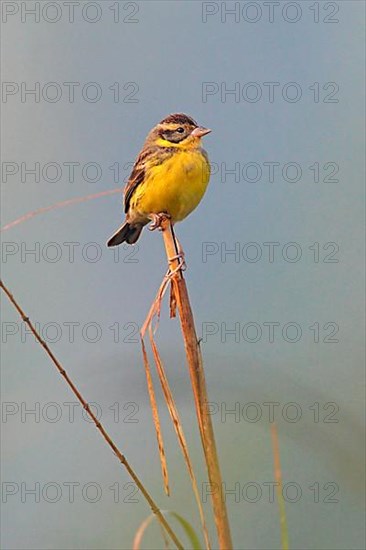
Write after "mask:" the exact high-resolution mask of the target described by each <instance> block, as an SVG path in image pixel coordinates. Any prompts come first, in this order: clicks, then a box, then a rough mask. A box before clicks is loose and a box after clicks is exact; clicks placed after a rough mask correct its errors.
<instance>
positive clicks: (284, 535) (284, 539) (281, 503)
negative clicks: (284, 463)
mask: <svg viewBox="0 0 366 550" xmlns="http://www.w3.org/2000/svg"><path fill="white" fill-rule="evenodd" d="M271 436H272V448H273V467H274V474H275V480H276V482H277V488H276V490H277V501H278V508H279V512H280V529H281V547H282V550H288V548H289V541H288V529H287V520H286V507H285V500H284V498H283V494H282V472H281V463H280V449H279V444H278V432H277V426H276V424H275V423H273V424H271Z"/></svg>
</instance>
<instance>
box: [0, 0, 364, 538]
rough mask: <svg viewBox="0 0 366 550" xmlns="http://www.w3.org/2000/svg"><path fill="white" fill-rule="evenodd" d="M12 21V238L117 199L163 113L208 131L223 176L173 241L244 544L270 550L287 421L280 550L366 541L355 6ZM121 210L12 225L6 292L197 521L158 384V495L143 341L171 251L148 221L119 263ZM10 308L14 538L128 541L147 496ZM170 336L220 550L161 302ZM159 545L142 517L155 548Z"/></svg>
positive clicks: (131, 451)
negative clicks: (161, 443)
mask: <svg viewBox="0 0 366 550" xmlns="http://www.w3.org/2000/svg"><path fill="white" fill-rule="evenodd" d="M1 8H2V39H1V42H2V66H3V68H2V80H3V84H2V104H1V107H2V125H1V130H2V135H3V141H2V198H3V203H2V204H3V206H2V225H3V226H4V225H7V224H9V223H10V222H12V221H14V220H17V219H18V218H20V217H22V216H23V215H25V214H27V213H28V212H31V211H34V210H37V209H40V208H46V207H48V206H50V205H53V204H57V203H59V202H61V201H67V200H69V199H73V198H77V197H84V196H87V195H92V194H96V193H100V192H103V191H108V190H113V189H117V188H121V187H123V185H124V182H125V180H126V178H127V177H128V175H129V173H130V170H131V163H133V161H134V159H135V157H136V155H137V153H138V152H139V150H140V148H141V146H142V143H143V141H144V139H145V136H146V134H147V132H148V131H149V130H150V129H151V127H153V126H154V125H155V124H156V123H157V122H158V121H159V120H161V119H162V118H164V117H165V116H166V115H168V114H169V113H172V112H177V111H178V112H185V113H188V114H189V115H191V116H193V117H194V118H195V119H196V120H197V121H198V122H199V123H200V124H202V125H204V126H207V127H210V128H212V130H213V132H212V134H210V135H209V136H207V137H206V138H205V139H204V142H205V148H206V149H207V151H208V153H209V156H210V159H211V161H212V165H213V174H212V178H211V183H210V186H209V188H208V191H207V194H206V196H205V198H204V200H203V202H202V204H201V205H200V206H199V208H198V209H197V210H196V211H195V212H194V213H193V214H192V215H191V216H190V217H189V218H188V219H187V220H186V221H185V222H184V223H182V224H180V225H179V226H177V234H178V235H179V238H180V240H181V242H182V244H183V247H184V249H185V252H186V258H187V264H188V270H187V272H186V278H187V284H188V287H189V291H190V296H191V301H192V306H193V309H194V313H195V318H196V324H197V332H198V334H199V335H200V337H202V339H203V340H202V350H203V356H204V363H205V369H206V377H207V384H208V389H209V395H210V400H211V402H212V403H211V410H212V414H213V421H214V427H215V434H216V438H217V445H218V449H219V454H220V459H221V466H222V474H223V479H224V482H225V489H226V490H227V505H228V509H229V516H230V520H231V526H232V535H233V540H234V547H235V548H238V549H239V548H240V549H244V548H251V549H277V548H280V526H279V514H278V507H277V502H276V500H274V502H273V499H272V498H271V494H270V493H271V492H270V487H271V482H273V481H274V474H273V453H272V447H271V436H270V425H271V421H272V420H273V419H274V420H275V421H276V423H277V427H278V433H279V445H280V453H281V465H282V475H283V482H284V484H287V485H286V491H285V501H286V512H287V521H288V529H289V539H290V547H291V548H293V549H304V548H307V549H329V548H333V549H345V548H347V549H359V548H363V547H364V543H365V539H364V530H363V524H364V522H363V517H364V510H363V490H364V474H363V459H364V455H363V452H364V435H363V434H364V432H363V417H364V387H363V385H364V370H363V369H364V366H363V335H364V313H363V301H364V300H363V297H364V296H363V279H364V267H363V265H364V264H363V241H362V237H361V235H362V233H361V227H362V225H363V207H362V202H363V201H362V198H363V185H362V184H363V179H364V172H363V168H364V132H363V124H364V123H363V120H364V109H363V102H362V98H363V92H364V69H363V67H364V53H363V48H362V45H363V41H364V31H363V21H364V4H363V2H356V1H355V2H353V1H347V2H344V1H337V2H305V1H304V2H179V1H176V2H155V1H149V2H147V1H139V2H118V1H113V2H112V1H109V0H105V1H97V2H84V1H80V2H77V3H67V2H61V1H60V2H47V3H46V2H30V1H29V2H2V5H1ZM32 90H33V91H32ZM122 217H123V211H122V202H121V195H120V194H119V193H116V194H112V195H106V196H103V197H100V198H98V199H93V200H90V201H85V202H82V203H79V204H73V205H70V206H67V207H64V208H60V209H56V210H53V211H49V212H45V213H42V214H41V215H39V216H37V217H33V218H31V219H28V220H27V221H24V222H23V223H21V224H18V225H15V226H13V227H10V228H9V229H7V230H6V231H4V232H3V233H2V261H3V268H2V271H3V279H4V282H5V283H6V284H7V285H8V286H9V288H10V290H11V291H12V292H13V293H14V295H15V296H16V298H17V299H18V300H19V302H20V304H21V305H22V307H23V308H24V310H25V312H26V313H27V315H29V316H30V318H31V319H32V320H33V321H34V322H36V323H37V326H38V329H39V330H40V332H41V334H42V336H43V338H44V339H45V340H46V341H47V342H48V343H49V344H50V346H51V347H52V350H53V351H54V352H55V354H56V355H57V357H58V358H59V359H60V361H61V362H62V364H63V366H64V367H65V369H66V370H67V372H68V373H69V375H70V376H71V377H72V379H73V380H74V381H75V382H76V383H77V385H78V386H79V388H80V390H81V391H82V393H83V394H84V395H85V397H86V398H87V399H88V400H89V401H91V402H93V403H94V404H95V405H94V406H95V410H96V411H97V413H98V415H99V416H100V417H101V420H102V421H103V422H104V424H105V426H106V428H107V430H108V431H109V432H110V433H111V435H112V436H113V437H114V438H115V441H116V443H117V444H118V445H119V447H120V448H121V449H122V451H123V452H124V453H125V454H126V456H127V458H128V460H129V461H130V463H131V465H132V466H133V467H134V468H135V470H136V471H137V473H138V474H139V475H140V477H141V479H142V480H143V482H144V483H145V484H146V486H147V488H148V489H149V490H150V491H151V493H152V495H153V496H154V497H155V499H156V500H157V502H158V503H159V505H160V506H161V507H162V508H163V509H169V510H175V511H177V512H179V513H181V514H182V515H183V516H184V517H186V518H187V519H188V520H189V521H191V522H192V524H193V525H194V526H195V528H197V529H199V521H198V514H197V509H196V505H195V503H194V500H193V496H192V491H191V488H190V483H189V480H188V475H187V473H186V469H185V466H184V463H183V461H182V458H181V455H180V451H179V449H178V446H177V443H176V439H175V434H174V431H173V429H172V426H171V424H170V420H169V418H168V413H167V410H166V407H165V405H164V402H163V399H162V396H161V393H160V391H159V390H158V392H157V393H158V400H159V408H160V412H161V419H162V426H163V430H164V436H165V443H166V448H167V457H168V466H169V470H170V475H171V480H172V496H171V497H170V498H169V499H168V498H167V497H165V496H164V492H163V486H162V481H161V475H160V465H159V459H158V453H157V444H156V437H155V431H154V426H153V422H152V417H151V410H150V405H149V397H148V394H147V390H146V381H145V375H144V369H143V364H142V357H141V349H140V344H139V340H138V330H139V327H140V326H141V324H142V323H143V321H144V319H145V316H146V314H147V312H148V310H149V307H150V304H151V302H152V300H153V297H154V296H155V292H156V290H157V288H158V286H159V284H160V281H161V278H162V276H163V274H164V272H165V270H166V260H165V252H164V248H163V244H162V239H161V235H160V234H159V233H158V232H154V233H150V232H148V231H147V230H145V231H144V232H143V235H142V238H141V239H140V241H139V242H138V246H136V247H135V248H128V247H127V246H125V247H120V248H119V249H118V250H116V251H115V250H108V249H107V248H106V247H105V242H106V240H107V238H108V237H109V236H110V235H111V234H112V233H113V232H114V231H115V229H116V228H117V227H118V225H119V224H120V223H121V221H122ZM2 306H3V307H2V348H3V352H2V355H3V361H2V401H3V405H2V407H3V408H2V443H3V444H2V501H3V505H2V547H3V548H7V549H20V548H29V549H36V548H37V549H38V548H43V549H50V548H54V549H56V548H63V549H75V548H80V549H83V548H88V549H99V548H103V549H122V548H123V549H128V548H131V547H132V541H133V537H134V534H135V533H136V530H137V529H138V526H139V525H140V524H141V522H142V521H143V520H144V519H145V518H146V517H147V516H148V515H149V509H148V507H147V505H146V504H145V502H144V500H143V499H142V497H141V495H139V494H138V493H135V490H134V487H133V485H132V484H131V480H130V478H129V477H128V475H127V473H126V471H125V470H124V469H123V468H122V467H121V466H120V465H119V463H118V461H117V460H116V458H115V457H114V456H113V454H112V452H110V450H109V449H108V448H107V446H106V445H105V443H104V442H103V441H102V439H101V438H100V436H99V434H98V433H97V430H96V429H95V428H94V427H93V426H92V425H91V424H90V423H89V422H88V421H87V420H86V419H85V417H83V415H82V412H81V409H80V406H78V405H77V404H76V400H75V398H74V397H73V395H72V394H71V393H70V391H69V389H68V388H67V387H66V385H65V384H64V382H63V380H62V379H61V377H60V376H59V375H58V374H57V372H56V370H55V368H54V367H53V365H52V364H51V363H50V361H49V359H48V358H47V356H46V355H45V353H44V351H43V350H42V348H41V347H40V346H39V345H38V344H37V343H35V341H34V338H33V337H32V336H31V335H29V334H27V331H26V329H25V325H24V323H22V322H20V320H19V317H18V315H17V314H16V312H15V311H14V309H13V308H12V307H11V305H10V304H9V302H8V300H7V299H6V298H4V296H2ZM157 339H158V344H159V349H160V352H161V354H162V357H163V359H164V362H165V365H166V368H167V371H168V374H169V379H170V381H171V385H172V388H173V391H174V395H175V397H176V400H177V403H178V406H179V409H180V412H181V416H182V422H183V426H184V427H185V432H186V436H187V439H188V442H189V444H190V447H191V452H192V458H193V461H194V464H195V468H196V472H197V476H198V479H199V486H200V489H201V488H202V500H203V502H204V506H205V509H206V510H207V513H208V517H209V525H210V530H211V533H212V540H213V547H214V548H215V547H217V542H216V539H215V530H214V524H213V520H212V517H211V515H210V514H211V513H210V506H209V497H207V494H206V493H205V485H202V484H203V483H204V482H205V480H206V477H205V469H204V465H203V462H202V452H201V446H200V440H199V435H198V431H197V427H196V421H195V413H194V405H193V401H192V395H191V389H190V385H189V380H188V374H187V369H186V364H185V355H184V350H183V348H182V343H181V334H180V331H179V324H178V322H177V321H171V320H169V319H168V307H167V304H165V305H164V308H163V313H162V320H161V324H160V327H159V331H158V336H157ZM157 389H158V381H157ZM177 532H179V533H180V534H181V532H180V531H179V527H177ZM182 538H184V537H183V535H182ZM162 546H163V542H162V539H161V534H160V531H159V528H158V527H157V526H152V527H151V528H150V530H149V531H148V533H147V535H146V537H145V538H144V542H143V548H149V549H150V548H161V547H162Z"/></svg>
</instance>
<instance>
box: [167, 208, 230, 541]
mask: <svg viewBox="0 0 366 550" xmlns="http://www.w3.org/2000/svg"><path fill="white" fill-rule="evenodd" d="M161 229H162V232H163V239H164V245H165V250H166V254H167V258H168V262H169V267H170V271H171V272H174V275H173V276H172V277H171V284H172V294H171V301H170V304H171V312H172V311H173V313H174V310H175V307H177V309H178V312H179V317H180V323H181V328H182V333H183V339H184V346H185V350H186V356H187V362H188V368H189V374H190V379H191V384H192V389H193V395H194V401H195V406H196V414H197V419H198V425H199V429H200V435H201V440H202V446H203V451H204V455H205V460H206V466H207V472H208V478H209V482H210V484H211V487H212V488H213V490H212V494H211V498H212V507H213V512H214V518H215V524H216V530H217V535H218V541H219V545H220V549H221V550H231V549H232V547H233V546H232V541H231V534H230V525H229V520H228V515H227V510H226V502H225V495H224V492H223V485H222V478H221V472H220V466H219V459H218V455H217V450H216V444H215V437H214V432H213V427H212V422H211V416H210V414H209V412H208V407H207V403H208V394H207V389H206V382H205V374H204V369H203V363H202V356H201V350H200V347H199V342H198V339H197V334H196V329H195V325H194V318H193V313H192V309H191V306H190V302H189V296H188V290H187V286H186V283H185V280H184V277H183V273H182V270H181V269H180V262H179V257H178V253H179V251H178V244H177V241H176V238H175V235H174V232H173V228H172V225H171V223H170V220H169V219H166V218H165V219H163V220H162V223H161Z"/></svg>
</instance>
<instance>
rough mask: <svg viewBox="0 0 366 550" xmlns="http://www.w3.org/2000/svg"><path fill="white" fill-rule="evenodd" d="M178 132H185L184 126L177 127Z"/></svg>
mask: <svg viewBox="0 0 366 550" xmlns="http://www.w3.org/2000/svg"><path fill="white" fill-rule="evenodd" d="M177 132H178V134H183V132H184V128H182V126H179V128H177Z"/></svg>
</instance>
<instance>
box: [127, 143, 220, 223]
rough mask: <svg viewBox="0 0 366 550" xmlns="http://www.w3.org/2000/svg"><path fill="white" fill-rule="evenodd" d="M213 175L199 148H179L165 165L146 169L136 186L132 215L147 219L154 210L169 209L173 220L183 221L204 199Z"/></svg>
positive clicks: (164, 210) (157, 211)
mask: <svg viewBox="0 0 366 550" xmlns="http://www.w3.org/2000/svg"><path fill="white" fill-rule="evenodd" d="M209 178H210V165H209V163H208V160H207V159H206V157H205V156H204V155H203V154H202V152H201V151H200V150H199V149H198V150H195V151H177V152H175V153H173V154H172V156H171V157H170V158H168V159H166V160H165V161H164V162H163V163H162V164H160V165H157V166H151V167H147V168H146V176H145V180H144V181H143V182H142V183H141V184H140V185H139V186H138V187H137V188H136V191H135V192H134V194H133V196H132V198H131V203H130V215H131V217H132V218H136V219H137V218H139V219H141V220H144V221H145V222H147V221H148V216H149V214H151V213H154V214H158V213H160V212H168V214H170V216H171V218H172V221H173V222H177V221H180V220H183V219H184V218H185V217H186V216H188V214H190V213H191V212H192V210H194V209H195V208H196V206H197V205H198V204H199V202H200V201H201V199H202V197H203V195H204V193H205V191H206V188H207V184H208V181H209Z"/></svg>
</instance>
